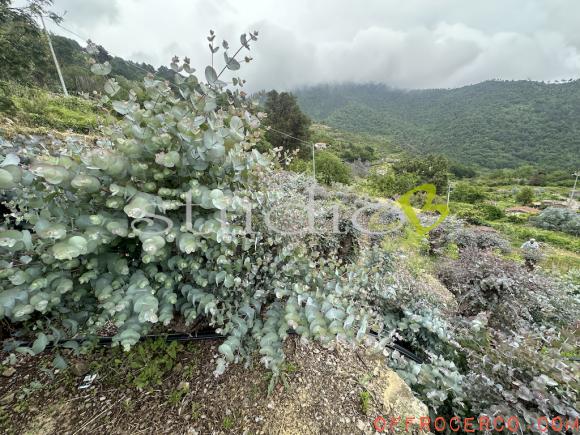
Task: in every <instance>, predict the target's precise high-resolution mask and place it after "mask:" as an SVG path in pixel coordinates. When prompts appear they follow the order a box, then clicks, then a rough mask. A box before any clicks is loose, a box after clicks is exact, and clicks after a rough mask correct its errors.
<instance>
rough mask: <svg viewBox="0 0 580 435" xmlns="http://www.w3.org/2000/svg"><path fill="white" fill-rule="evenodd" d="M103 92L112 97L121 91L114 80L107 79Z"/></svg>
mask: <svg viewBox="0 0 580 435" xmlns="http://www.w3.org/2000/svg"><path fill="white" fill-rule="evenodd" d="M104 90H105V92H106V93H107V94H109V95H110V96H111V97H112V96H113V95H115V94H116V93H117V92H119V91H120V90H121V86H119V84H118V83H117V81H116V80H115V79H109V80H107V82H106V83H105V86H104Z"/></svg>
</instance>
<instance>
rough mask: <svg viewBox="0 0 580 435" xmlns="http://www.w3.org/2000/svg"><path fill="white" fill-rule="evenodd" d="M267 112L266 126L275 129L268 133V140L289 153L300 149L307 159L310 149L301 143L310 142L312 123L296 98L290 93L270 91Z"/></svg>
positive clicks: (266, 104) (267, 99)
mask: <svg viewBox="0 0 580 435" xmlns="http://www.w3.org/2000/svg"><path fill="white" fill-rule="evenodd" d="M265 110H266V112H267V113H268V118H267V119H266V125H267V126H270V127H272V128H273V129H272V130H268V131H267V132H266V140H267V141H268V142H270V143H271V144H272V145H273V146H274V147H282V148H284V149H285V150H288V151H294V150H296V149H298V150H300V154H301V155H302V156H304V157H306V156H307V155H308V153H309V151H310V148H309V147H308V146H307V145H306V144H304V143H303V142H301V141H307V140H308V138H309V128H310V124H311V121H310V119H309V118H308V117H307V116H306V115H305V114H304V113H302V111H301V110H300V107H299V106H298V103H297V102H296V97H294V95H292V94H290V93H288V92H281V93H278V92H277V91H270V92H268V94H267V98H266V103H265ZM280 132H282V133H280Z"/></svg>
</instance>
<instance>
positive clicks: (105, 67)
mask: <svg viewBox="0 0 580 435" xmlns="http://www.w3.org/2000/svg"><path fill="white" fill-rule="evenodd" d="M112 69H113V67H112V66H111V64H110V63H109V62H104V63H94V64H92V65H91V72H92V73H93V74H97V75H99V76H106V75H107V74H109V73H110V72H111V70H112Z"/></svg>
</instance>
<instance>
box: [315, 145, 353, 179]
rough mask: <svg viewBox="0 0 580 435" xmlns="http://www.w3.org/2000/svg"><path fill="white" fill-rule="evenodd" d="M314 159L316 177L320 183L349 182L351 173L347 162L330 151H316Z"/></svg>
mask: <svg viewBox="0 0 580 435" xmlns="http://www.w3.org/2000/svg"><path fill="white" fill-rule="evenodd" d="M314 161H315V163H316V179H317V180H318V181H320V182H321V183H324V184H327V185H331V184H332V183H342V184H350V182H351V179H352V175H351V172H350V168H349V166H348V165H347V164H345V163H343V161H342V160H340V158H338V157H337V156H336V155H334V154H333V153H331V152H330V151H317V152H316V154H315V158H314Z"/></svg>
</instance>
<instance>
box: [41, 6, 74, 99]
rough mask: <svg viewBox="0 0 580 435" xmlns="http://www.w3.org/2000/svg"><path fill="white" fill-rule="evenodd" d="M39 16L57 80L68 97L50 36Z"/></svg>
mask: <svg viewBox="0 0 580 435" xmlns="http://www.w3.org/2000/svg"><path fill="white" fill-rule="evenodd" d="M38 15H39V16H40V21H41V22H42V27H43V29H44V33H45V35H46V39H48V46H49V47H50V52H51V53H52V59H53V60H54V66H56V72H57V73H58V78H59V79H60V84H61V86H62V91H63V92H64V95H66V96H67V97H68V91H67V90H66V85H65V84H64V78H63V77H62V72H60V65H59V64H58V60H57V58H56V53H55V52H54V48H53V47H52V41H51V40H50V34H49V33H48V30H46V24H44V18H43V16H42V13H40V14H38Z"/></svg>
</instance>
